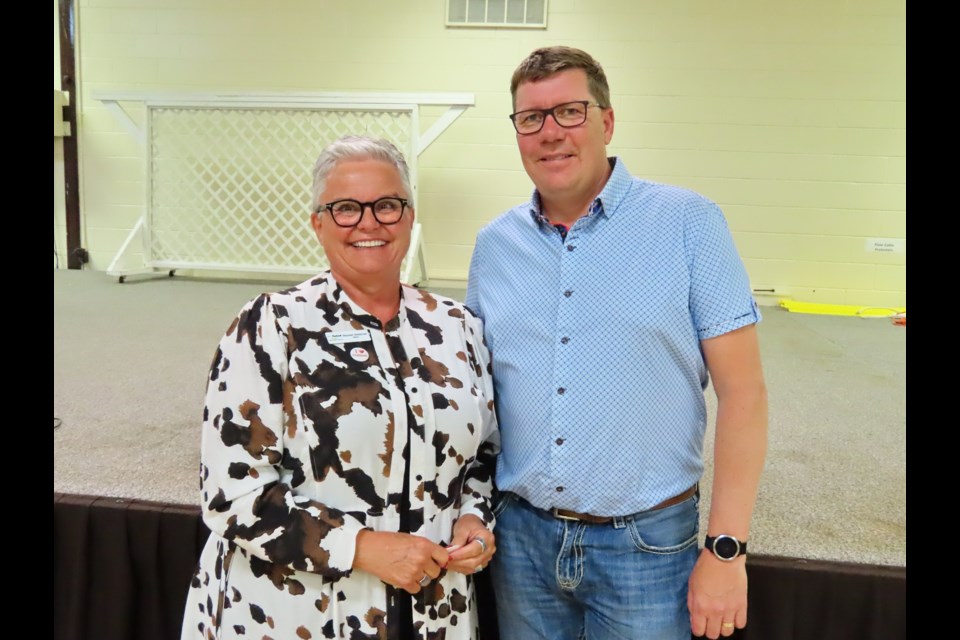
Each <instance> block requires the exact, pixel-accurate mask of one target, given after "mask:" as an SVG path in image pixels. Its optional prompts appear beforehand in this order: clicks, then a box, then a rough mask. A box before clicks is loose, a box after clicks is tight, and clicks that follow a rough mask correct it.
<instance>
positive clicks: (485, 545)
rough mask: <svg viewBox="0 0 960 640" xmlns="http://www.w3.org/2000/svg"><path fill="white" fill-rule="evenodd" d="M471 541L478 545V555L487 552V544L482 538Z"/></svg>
mask: <svg viewBox="0 0 960 640" xmlns="http://www.w3.org/2000/svg"><path fill="white" fill-rule="evenodd" d="M473 541H474V542H477V543H479V544H480V549H481V551H480V553H486V552H487V543H486V542H484V541H483V538H481V537H480V536H477V537H476V538H474V539H473Z"/></svg>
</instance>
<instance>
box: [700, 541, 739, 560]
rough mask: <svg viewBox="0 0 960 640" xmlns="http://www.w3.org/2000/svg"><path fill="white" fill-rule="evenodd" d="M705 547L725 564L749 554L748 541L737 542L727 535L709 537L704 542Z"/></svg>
mask: <svg viewBox="0 0 960 640" xmlns="http://www.w3.org/2000/svg"><path fill="white" fill-rule="evenodd" d="M703 546H704V548H705V549H708V550H710V552H711V553H713V555H715V556H716V557H717V558H718V559H720V560H723V561H724V562H730V561H732V560H735V559H737V558H738V557H740V556H742V555H744V554H746V553H747V541H746V540H737V539H736V538H734V537H733V536H728V535H726V534H720V535H719V536H707V537H706V539H704V541H703Z"/></svg>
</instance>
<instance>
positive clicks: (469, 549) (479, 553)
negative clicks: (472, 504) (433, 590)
mask: <svg viewBox="0 0 960 640" xmlns="http://www.w3.org/2000/svg"><path fill="white" fill-rule="evenodd" d="M446 550H447V552H448V553H449V554H450V560H449V562H447V564H446V566H445V567H444V568H446V569H447V570H448V571H457V572H459V573H476V572H478V571H481V570H483V569H485V568H486V566H487V563H488V562H490V558H492V557H493V554H494V552H496V550H497V543H496V536H494V535H493V532H492V531H490V530H489V529H487V527H486V526H485V525H484V523H483V520H481V519H480V518H478V517H477V516H475V515H473V514H467V515H464V516H461V517H460V519H459V520H457V522H456V524H454V525H453V539H452V540H450V546H449V547H447V549H446Z"/></svg>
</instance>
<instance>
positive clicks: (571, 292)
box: [563, 289, 573, 298]
mask: <svg viewBox="0 0 960 640" xmlns="http://www.w3.org/2000/svg"><path fill="white" fill-rule="evenodd" d="M563 295H564V296H565V297H567V298H569V297H570V296H572V295H573V291H570V290H569V289H567V290H566V291H564V292H563Z"/></svg>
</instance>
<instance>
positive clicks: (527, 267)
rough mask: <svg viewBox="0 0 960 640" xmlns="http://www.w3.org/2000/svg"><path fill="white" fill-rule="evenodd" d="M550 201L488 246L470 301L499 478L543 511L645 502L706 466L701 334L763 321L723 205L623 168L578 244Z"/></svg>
mask: <svg viewBox="0 0 960 640" xmlns="http://www.w3.org/2000/svg"><path fill="white" fill-rule="evenodd" d="M538 203H539V198H538V196H537V194H536V192H535V193H534V196H533V198H532V199H531V201H530V202H528V203H526V204H524V205H521V206H519V207H516V208H514V209H511V210H510V211H508V212H506V213H505V214H503V215H501V216H500V217H498V218H497V219H495V220H494V221H493V222H491V223H490V224H489V225H487V226H486V227H485V228H484V229H482V230H481V231H480V233H479V234H478V237H477V242H476V246H475V249H474V253H473V257H472V260H471V266H470V278H469V283H468V289H467V297H466V304H467V306H468V307H469V308H470V309H471V310H473V311H474V312H475V313H477V314H478V315H479V316H480V317H481V318H483V321H484V327H485V335H486V339H487V344H488V346H489V348H490V350H491V356H492V359H493V371H494V383H495V386H496V398H497V412H498V418H499V424H500V430H501V438H502V451H501V455H500V459H499V461H498V465H497V485H498V487H499V488H500V489H501V490H506V491H512V492H514V493H517V494H518V495H520V496H522V497H523V498H525V499H527V500H528V501H530V502H531V503H532V504H534V505H536V506H538V507H540V508H544V509H547V508H550V507H559V508H565V509H572V510H574V511H580V512H587V513H593V514H597V515H626V514H630V513H635V512H638V511H642V510H644V509H648V508H650V507H651V506H654V505H656V504H657V503H659V502H661V501H663V500H665V499H667V498H669V497H672V496H675V495H677V494H679V493H681V492H683V491H684V490H685V489H687V488H689V487H690V486H692V485H693V484H694V483H695V482H697V481H698V480H699V478H700V475H701V474H702V472H703V459H702V450H703V439H704V433H705V428H706V403H705V399H704V395H703V392H704V389H705V388H706V386H707V382H708V376H707V369H706V365H705V363H704V359H703V355H702V352H701V348H700V341H701V340H706V339H709V338H713V337H716V336H719V335H722V334H724V333H727V332H729V331H733V330H734V329H738V328H740V327H743V326H745V325H748V324H752V323H755V322H758V321H759V320H760V319H761V316H760V312H759V309H758V308H757V305H756V303H755V301H754V299H753V296H752V293H751V290H750V285H749V280H748V277H747V273H746V270H745V269H744V267H743V263H742V261H741V260H740V257H739V255H738V254H737V251H736V248H735V246H734V243H733V238H732V237H731V235H730V232H729V229H728V228H727V224H726V220H725V218H724V216H723V213H722V211H721V210H720V208H719V207H718V206H717V205H716V204H714V203H713V202H711V201H709V200H708V199H706V198H704V197H703V196H701V195H699V194H697V193H695V192H693V191H690V190H688V189H684V188H680V187H676V186H670V185H664V184H658V183H654V182H649V181H646V180H642V179H638V178H635V177H633V176H631V175H630V174H629V172H628V171H627V168H626V167H625V166H624V164H623V162H622V161H621V160H619V159H613V172H612V174H611V176H610V179H609V180H608V181H607V184H606V186H605V187H604V189H603V191H602V192H601V193H600V195H599V196H598V198H597V199H596V201H595V202H594V203H593V206H592V207H591V209H590V211H589V213H588V215H585V216H583V217H581V218H580V219H578V220H577V221H576V222H575V223H574V224H573V225H572V226H571V227H570V229H569V230H568V231H567V233H566V234H565V237H562V236H561V233H560V231H559V230H558V229H556V228H555V227H553V226H552V225H550V223H549V222H548V221H547V220H546V219H545V218H544V217H543V216H542V215H541V214H540V211H539V206H538Z"/></svg>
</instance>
